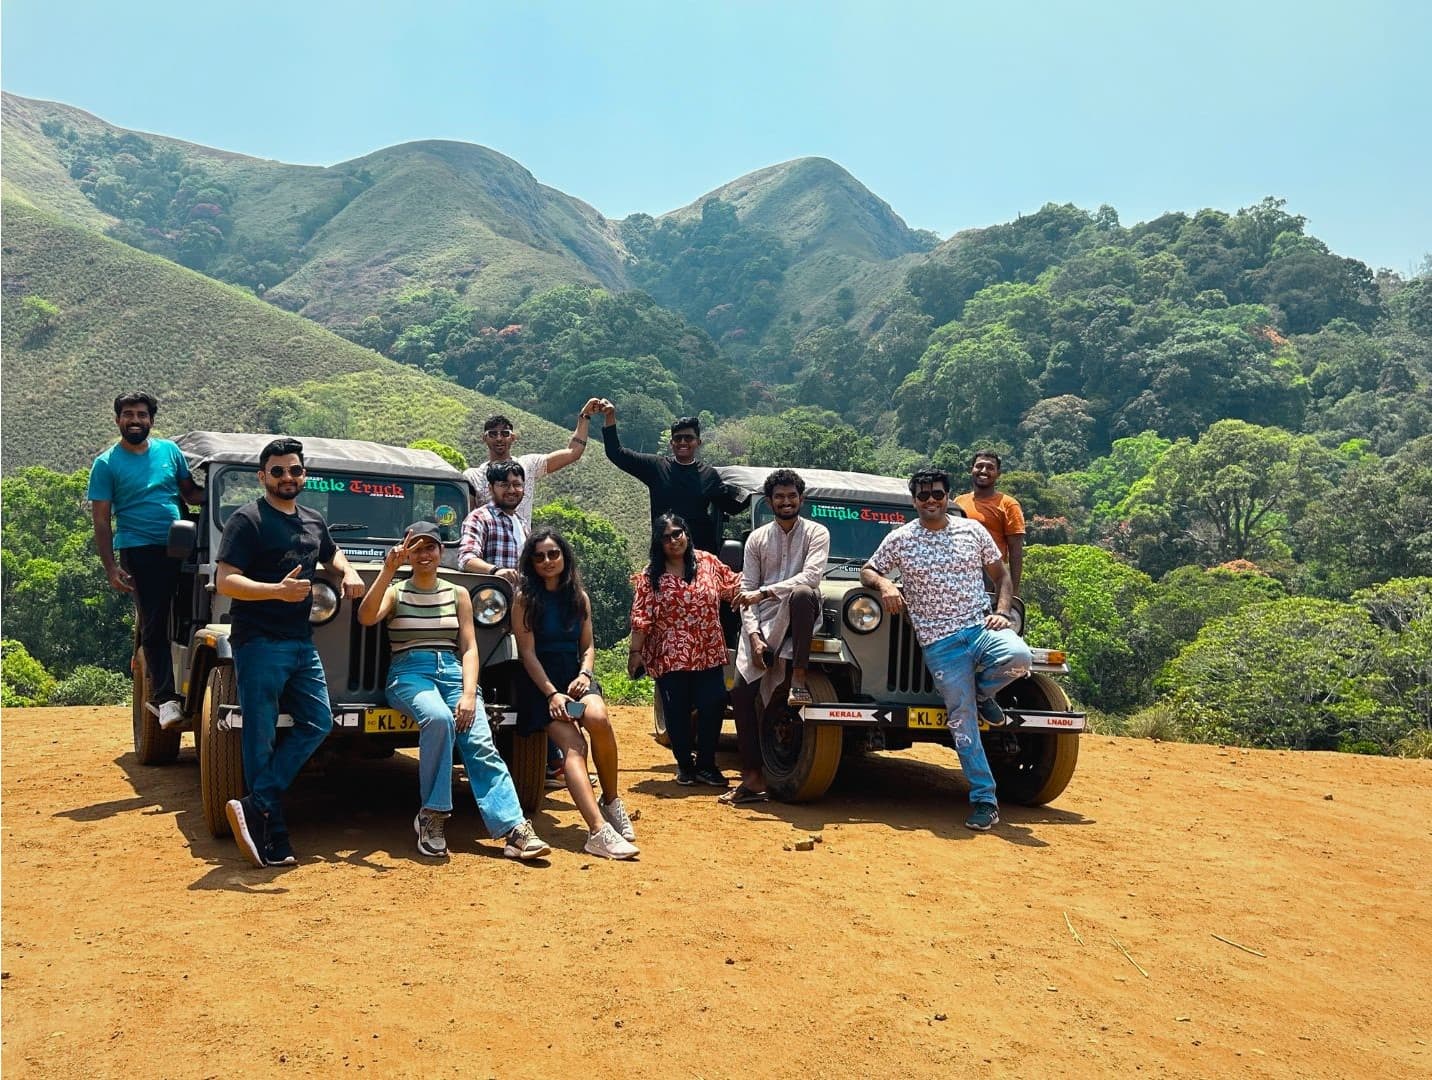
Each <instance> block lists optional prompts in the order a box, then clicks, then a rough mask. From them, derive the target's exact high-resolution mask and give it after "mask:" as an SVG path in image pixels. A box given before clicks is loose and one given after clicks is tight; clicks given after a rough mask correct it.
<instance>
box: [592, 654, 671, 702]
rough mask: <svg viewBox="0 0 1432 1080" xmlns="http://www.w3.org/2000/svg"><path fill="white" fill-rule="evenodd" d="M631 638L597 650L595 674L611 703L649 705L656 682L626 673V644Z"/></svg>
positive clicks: (654, 697) (653, 699)
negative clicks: (608, 647)
mask: <svg viewBox="0 0 1432 1080" xmlns="http://www.w3.org/2000/svg"><path fill="white" fill-rule="evenodd" d="M630 642H631V639H630V638H627V639H626V640H624V641H619V642H617V643H616V644H615V645H613V646H612V647H611V648H610V649H598V650H597V662H596V668H595V671H596V676H597V682H599V683H601V684H602V694H603V695H604V696H605V697H606V699H607V703H608V704H611V705H650V704H652V702H654V701H655V700H656V683H655V682H654V681H653V680H651V679H648V678H645V677H643V678H640V679H633V678H631V677H630V676H629V675H627V646H628V645H629V644H630Z"/></svg>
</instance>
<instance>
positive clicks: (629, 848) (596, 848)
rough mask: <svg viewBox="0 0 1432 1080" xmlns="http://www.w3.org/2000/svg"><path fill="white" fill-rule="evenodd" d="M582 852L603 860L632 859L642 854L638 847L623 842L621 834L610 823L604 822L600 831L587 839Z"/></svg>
mask: <svg viewBox="0 0 1432 1080" xmlns="http://www.w3.org/2000/svg"><path fill="white" fill-rule="evenodd" d="M582 850H583V851H585V852H586V853H587V854H588V855H596V856H597V857H598V858H602V859H630V858H632V857H633V856H635V855H639V854H641V853H640V852H639V851H638V850H637V846H636V845H635V844H632V843H629V842H628V841H626V840H623V839H622V838H621V834H620V833H618V832H617V831H616V830H615V829H613V828H612V827H611V824H610V823H609V822H603V823H602V827H601V828H600V829H598V830H597V831H596V832H594V833H592V834H591V835H590V836H588V837H587V842H586V843H585V844H583V845H582Z"/></svg>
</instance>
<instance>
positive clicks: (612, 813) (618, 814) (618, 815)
mask: <svg viewBox="0 0 1432 1080" xmlns="http://www.w3.org/2000/svg"><path fill="white" fill-rule="evenodd" d="M597 806H598V807H600V808H601V811H602V817H604V818H606V819H607V823H608V824H609V825H611V827H612V828H613V829H615V830H616V831H617V832H618V833H620V834H621V838H622V839H623V840H625V841H626V842H627V843H629V844H630V843H632V842H633V841H634V840H636V830H635V829H633V828H632V827H631V818H629V817H628V816H627V812H626V807H625V806H623V805H622V801H621V799H613V800H612V801H611V802H609V803H605V802H602V801H601V800H600V799H598V800H597Z"/></svg>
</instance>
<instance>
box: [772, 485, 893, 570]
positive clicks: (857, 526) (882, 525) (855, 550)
mask: <svg viewBox="0 0 1432 1080" xmlns="http://www.w3.org/2000/svg"><path fill="white" fill-rule="evenodd" d="M752 501H753V502H754V504H755V505H754V506H753V507H752V509H751V524H752V527H756V528H758V527H760V526H762V525H764V524H766V522H768V521H773V520H774V515H773V514H772V513H771V508H770V506H769V505H767V503H766V501H765V500H764V499H762V498H760V497H759V496H758V497H757V498H756V499H754V500H752ZM801 517H804V518H810V520H812V521H817V522H819V523H820V524H822V525H824V526H825V527H826V528H827V529H829V530H830V566H831V569H832V570H834V569H836V568H837V567H838V566H839V564H842V563H844V564H847V567H848V568H853V570H854V571H859V569H860V566H861V564H863V563H864V562H865V560H866V559H868V558H870V556H871V555H872V554H873V553H874V551H875V549H876V548H877V547H879V546H880V541H881V540H883V539H885V537H886V535H887V534H889V532H890V530H891V529H897V528H899V527H900V526H901V525H903V524H905V522H907V521H913V520H914V518H915V508H914V507H913V506H893V505H891V504H889V503H875V502H847V501H845V500H839V499H807V500H806V501H805V502H803V503H802V504H801Z"/></svg>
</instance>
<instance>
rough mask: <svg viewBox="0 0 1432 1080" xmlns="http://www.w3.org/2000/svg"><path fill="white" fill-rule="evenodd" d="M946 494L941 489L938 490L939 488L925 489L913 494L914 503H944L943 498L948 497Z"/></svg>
mask: <svg viewBox="0 0 1432 1080" xmlns="http://www.w3.org/2000/svg"><path fill="white" fill-rule="evenodd" d="M948 494H949V492H948V491H944V490H942V489H940V488H927V489H926V490H924V491H917V492H915V501H916V502H944V501H945V496H946V495H948Z"/></svg>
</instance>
